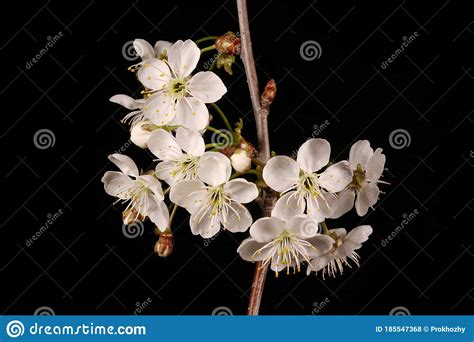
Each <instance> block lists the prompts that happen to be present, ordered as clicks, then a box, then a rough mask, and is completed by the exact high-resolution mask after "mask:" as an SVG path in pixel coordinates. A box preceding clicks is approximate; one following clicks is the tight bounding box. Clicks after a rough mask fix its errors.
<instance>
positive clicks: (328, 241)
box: [306, 235, 334, 258]
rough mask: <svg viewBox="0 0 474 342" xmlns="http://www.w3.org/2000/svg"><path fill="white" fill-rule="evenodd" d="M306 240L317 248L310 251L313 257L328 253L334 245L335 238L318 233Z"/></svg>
mask: <svg viewBox="0 0 474 342" xmlns="http://www.w3.org/2000/svg"><path fill="white" fill-rule="evenodd" d="M306 241H308V242H309V243H310V244H312V245H313V247H314V248H315V249H316V250H312V251H311V252H310V253H311V254H310V255H311V257H313V258H316V257H319V256H320V255H323V254H326V253H327V252H329V251H330V250H331V249H332V247H333V245H334V240H333V239H332V238H331V237H329V236H328V235H317V236H314V237H311V238H309V239H307V240H306Z"/></svg>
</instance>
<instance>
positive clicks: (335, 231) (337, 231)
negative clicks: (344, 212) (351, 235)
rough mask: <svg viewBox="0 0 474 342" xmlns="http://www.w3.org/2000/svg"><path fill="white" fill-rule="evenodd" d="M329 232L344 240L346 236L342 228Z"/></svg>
mask: <svg viewBox="0 0 474 342" xmlns="http://www.w3.org/2000/svg"><path fill="white" fill-rule="evenodd" d="M329 231H330V232H331V233H333V234H336V235H337V236H338V237H339V238H341V239H344V238H345V237H346V235H347V231H346V230H345V229H344V228H334V229H329Z"/></svg>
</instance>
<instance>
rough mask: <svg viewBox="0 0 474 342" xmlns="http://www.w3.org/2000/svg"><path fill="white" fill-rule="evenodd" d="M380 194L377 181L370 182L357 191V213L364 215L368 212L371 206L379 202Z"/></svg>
mask: <svg viewBox="0 0 474 342" xmlns="http://www.w3.org/2000/svg"><path fill="white" fill-rule="evenodd" d="M379 194H380V190H379V187H378V186H377V184H375V183H369V184H367V185H366V186H364V187H363V188H362V189H360V191H359V192H358V193H357V199H356V201H355V208H356V211H357V215H359V216H364V215H365V214H367V211H368V210H369V207H371V206H373V205H374V204H375V203H377V199H378V198H379Z"/></svg>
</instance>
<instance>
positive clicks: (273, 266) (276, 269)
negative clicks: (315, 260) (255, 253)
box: [270, 260, 294, 272]
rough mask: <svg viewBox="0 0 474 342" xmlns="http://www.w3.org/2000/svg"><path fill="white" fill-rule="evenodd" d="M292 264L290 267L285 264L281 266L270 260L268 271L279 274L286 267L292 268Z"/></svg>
mask: <svg viewBox="0 0 474 342" xmlns="http://www.w3.org/2000/svg"><path fill="white" fill-rule="evenodd" d="M293 264H294V262H293V263H291V264H290V265H287V264H282V263H279V264H277V263H275V262H274V261H273V260H272V263H271V265H270V269H271V270H272V271H273V272H281V271H283V270H284V269H285V268H286V267H287V266H290V267H293V266H294V265H293Z"/></svg>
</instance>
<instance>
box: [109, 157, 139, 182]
mask: <svg viewBox="0 0 474 342" xmlns="http://www.w3.org/2000/svg"><path fill="white" fill-rule="evenodd" d="M109 160H110V161H111V162H112V163H114V164H115V165H117V167H118V168H119V169H120V170H121V171H122V172H123V173H124V174H126V175H127V176H133V177H138V175H139V172H138V168H137V165H136V164H135V162H134V161H133V160H132V158H130V157H128V156H126V155H124V154H119V153H114V154H111V155H109Z"/></svg>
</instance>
